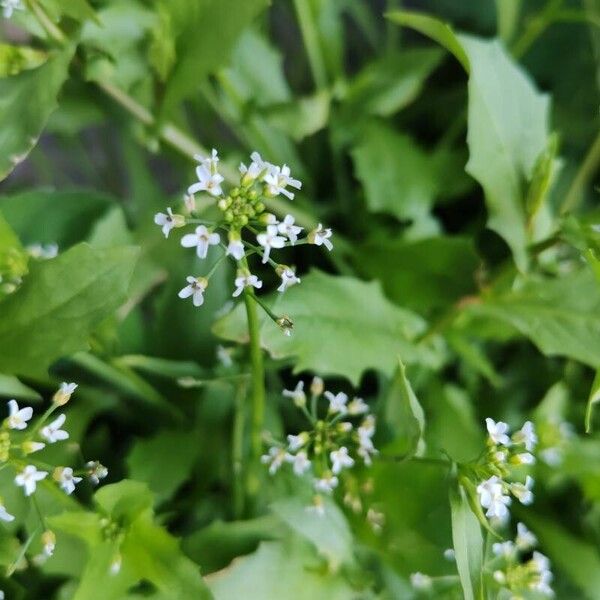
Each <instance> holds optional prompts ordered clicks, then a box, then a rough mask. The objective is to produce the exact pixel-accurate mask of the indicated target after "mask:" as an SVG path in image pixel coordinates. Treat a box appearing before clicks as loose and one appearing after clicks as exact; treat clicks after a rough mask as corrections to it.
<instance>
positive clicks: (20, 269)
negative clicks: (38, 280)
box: [0, 212, 28, 298]
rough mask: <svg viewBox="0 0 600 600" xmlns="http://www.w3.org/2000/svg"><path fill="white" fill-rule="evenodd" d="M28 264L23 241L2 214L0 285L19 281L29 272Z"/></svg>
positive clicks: (0, 228) (0, 220)
mask: <svg viewBox="0 0 600 600" xmlns="http://www.w3.org/2000/svg"><path fill="white" fill-rule="evenodd" d="M27 262H28V256H27V254H26V253H25V250H24V249H23V246H21V241H20V240H19V238H18V237H17V234H16V233H15V232H14V231H13V228H12V227H11V226H10V225H9V224H8V222H7V221H6V219H5V218H4V216H3V214H2V212H0V283H1V282H2V281H4V280H6V281H8V282H9V283H10V282H12V281H18V280H19V279H20V278H21V277H22V276H23V275H25V273H26V272H27ZM1 297H2V290H1V289H0V298H1Z"/></svg>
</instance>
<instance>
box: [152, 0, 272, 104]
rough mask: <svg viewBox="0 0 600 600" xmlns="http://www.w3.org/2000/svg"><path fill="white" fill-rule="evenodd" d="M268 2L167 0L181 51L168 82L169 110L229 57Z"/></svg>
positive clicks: (165, 4) (166, 5) (166, 101)
mask: <svg viewBox="0 0 600 600" xmlns="http://www.w3.org/2000/svg"><path fill="white" fill-rule="evenodd" d="M268 4H269V0H245V1H244V2H238V1H237V0H203V1H202V2H189V1H187V0H164V3H163V5H164V6H165V8H166V10H167V11H168V13H169V14H170V17H171V21H172V30H173V32H174V35H175V46H176V54H177V62H176V63H175V65H174V67H173V70H172V72H171V75H170V77H169V80H168V82H167V84H166V86H167V87H166V92H165V98H164V109H165V110H166V111H169V110H170V109H171V108H172V107H174V106H175V105H176V104H177V103H178V102H179V101H181V100H182V99H184V98H186V97H188V96H189V95H190V94H191V93H193V92H194V91H195V90H196V89H198V87H199V84H200V83H201V81H202V80H203V79H204V78H205V77H206V76H207V75H209V73H211V72H214V71H215V70H216V69H217V68H218V67H220V66H222V65H223V64H224V63H225V62H226V61H227V59H228V56H229V53H230V52H231V50H232V48H233V46H234V44H235V42H236V40H237V38H238V36H239V35H240V34H241V33H242V31H243V30H244V28H245V27H247V26H248V25H249V24H250V23H251V22H252V20H253V19H254V18H255V17H256V16H257V15H258V14H259V12H260V11H261V10H263V9H264V8H265V7H266V6H267V5H268Z"/></svg>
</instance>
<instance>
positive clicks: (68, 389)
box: [52, 381, 77, 406]
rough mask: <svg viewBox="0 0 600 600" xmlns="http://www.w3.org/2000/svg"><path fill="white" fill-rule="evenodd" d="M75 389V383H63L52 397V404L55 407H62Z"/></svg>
mask: <svg viewBox="0 0 600 600" xmlns="http://www.w3.org/2000/svg"><path fill="white" fill-rule="evenodd" d="M76 389H77V384H76V383H67V382H66V381H63V382H62V383H61V384H60V388H59V389H58V391H57V392H56V394H54V396H53V397H52V402H54V404H56V405H57V406H64V405H65V404H66V403H67V402H68V401H69V400H70V399H71V396H72V395H73V392H75V390H76Z"/></svg>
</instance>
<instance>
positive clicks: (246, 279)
mask: <svg viewBox="0 0 600 600" xmlns="http://www.w3.org/2000/svg"><path fill="white" fill-rule="evenodd" d="M234 283H235V290H234V292H233V294H231V295H232V296H233V297H234V298H237V297H238V296H239V295H240V294H241V293H242V292H243V291H244V288H246V287H255V288H256V289H257V290H259V289H260V288H261V287H262V281H261V280H260V279H259V278H258V277H257V276H256V275H251V274H248V275H238V276H237V277H236V278H235V282H234Z"/></svg>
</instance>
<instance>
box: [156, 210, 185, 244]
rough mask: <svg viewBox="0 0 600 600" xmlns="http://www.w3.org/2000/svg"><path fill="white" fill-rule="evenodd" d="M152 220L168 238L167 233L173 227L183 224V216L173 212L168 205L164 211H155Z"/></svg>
mask: <svg viewBox="0 0 600 600" xmlns="http://www.w3.org/2000/svg"><path fill="white" fill-rule="evenodd" d="M154 222H155V223H156V224H157V225H158V226H160V227H161V229H162V232H163V235H164V236H165V237H166V238H168V237H169V233H171V230H172V229H173V228H174V227H183V226H184V225H185V217H183V216H182V215H177V214H174V213H173V211H172V210H171V207H170V206H169V207H168V208H167V212H166V213H160V212H159V213H156V214H155V215H154Z"/></svg>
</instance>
